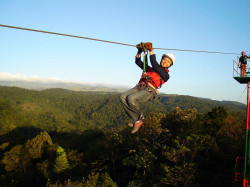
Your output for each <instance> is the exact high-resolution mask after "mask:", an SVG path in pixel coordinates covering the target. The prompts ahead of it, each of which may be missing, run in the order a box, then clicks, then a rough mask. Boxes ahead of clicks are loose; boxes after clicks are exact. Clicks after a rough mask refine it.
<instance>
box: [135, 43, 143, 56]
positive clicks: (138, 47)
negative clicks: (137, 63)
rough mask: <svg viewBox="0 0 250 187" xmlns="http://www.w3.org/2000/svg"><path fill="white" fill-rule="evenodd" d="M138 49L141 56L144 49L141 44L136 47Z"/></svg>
mask: <svg viewBox="0 0 250 187" xmlns="http://www.w3.org/2000/svg"><path fill="white" fill-rule="evenodd" d="M136 48H137V49H138V52H137V53H138V54H141V53H142V48H141V44H137V45H136Z"/></svg>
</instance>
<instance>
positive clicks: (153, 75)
mask: <svg viewBox="0 0 250 187" xmlns="http://www.w3.org/2000/svg"><path fill="white" fill-rule="evenodd" d="M150 62H151V65H152V67H150V66H149V65H148V64H147V63H146V74H145V75H142V77H141V79H140V81H139V83H142V82H145V83H151V85H153V86H154V88H155V89H157V88H159V87H161V85H162V84H164V83H165V82H167V81H168V79H169V74H168V72H169V70H168V69H167V68H163V67H162V66H161V65H160V64H158V63H157V61H156V56H155V55H154V54H153V55H150ZM135 63H136V64H137V65H138V66H139V67H140V68H141V69H143V62H142V61H141V58H136V59H135ZM149 77H150V78H149Z"/></svg>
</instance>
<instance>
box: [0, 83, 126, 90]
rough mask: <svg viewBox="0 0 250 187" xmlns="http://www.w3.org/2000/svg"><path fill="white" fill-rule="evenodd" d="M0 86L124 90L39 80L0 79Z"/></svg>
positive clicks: (103, 85)
mask: <svg viewBox="0 0 250 187" xmlns="http://www.w3.org/2000/svg"><path fill="white" fill-rule="evenodd" d="M0 85H1V86H9V87H19V88H26V89H31V90H45V89H50V88H63V89H68V90H74V91H96V92H124V91H125V90H127V89H128V88H126V87H125V86H120V87H119V86H110V85H105V84H93V86H91V85H90V84H84V83H74V82H60V81H58V82H39V81H33V82H28V81H0Z"/></svg>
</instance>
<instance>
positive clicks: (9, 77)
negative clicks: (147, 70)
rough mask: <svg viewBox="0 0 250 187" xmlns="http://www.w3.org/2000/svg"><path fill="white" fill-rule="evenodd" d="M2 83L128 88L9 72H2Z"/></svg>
mask: <svg viewBox="0 0 250 187" xmlns="http://www.w3.org/2000/svg"><path fill="white" fill-rule="evenodd" d="M0 81H10V82H14V81H22V82H35V83H42V84H55V83H69V84H70V83H71V84H80V85H84V86H93V87H120V88H128V86H127V85H112V84H104V83H85V82H80V81H70V80H65V79H59V78H54V77H50V78H44V77H38V76H27V75H23V74H12V73H8V72H0Z"/></svg>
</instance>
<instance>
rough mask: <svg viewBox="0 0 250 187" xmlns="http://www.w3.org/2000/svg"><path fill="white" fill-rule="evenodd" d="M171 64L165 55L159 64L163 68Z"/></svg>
mask: <svg viewBox="0 0 250 187" xmlns="http://www.w3.org/2000/svg"><path fill="white" fill-rule="evenodd" d="M171 65H172V62H171V60H170V59H169V58H168V57H165V58H163V59H162V60H161V66H162V67H164V68H169V67H170V66H171Z"/></svg>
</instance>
